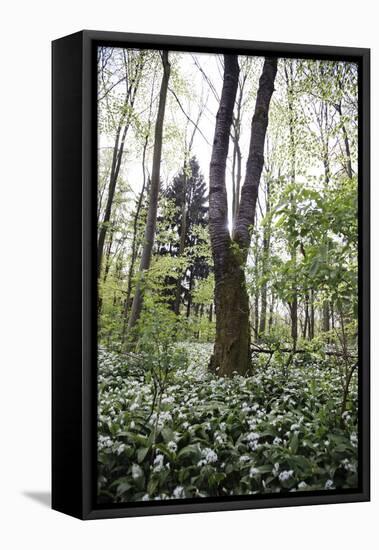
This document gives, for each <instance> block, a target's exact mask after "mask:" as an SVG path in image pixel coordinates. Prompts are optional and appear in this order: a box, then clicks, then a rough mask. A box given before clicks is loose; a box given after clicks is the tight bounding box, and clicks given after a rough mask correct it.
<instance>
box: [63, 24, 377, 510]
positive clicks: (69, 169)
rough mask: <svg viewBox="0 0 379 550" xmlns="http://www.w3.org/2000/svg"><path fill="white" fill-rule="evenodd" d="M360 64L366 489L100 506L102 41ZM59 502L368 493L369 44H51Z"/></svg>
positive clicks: (322, 499) (194, 506) (223, 505)
mask: <svg viewBox="0 0 379 550" xmlns="http://www.w3.org/2000/svg"><path fill="white" fill-rule="evenodd" d="M100 44H103V45H114V46H121V47H122V46H125V47H141V48H155V49H166V48H167V49H170V50H178V51H193V52H217V53H227V52H229V53H232V52H233V53H239V54H245V55H249V54H250V55H262V56H264V55H270V54H275V55H278V56H281V57H296V58H317V59H338V60H348V61H354V62H356V63H357V64H358V66H359V98H358V100H359V152H358V154H359V163H358V165H359V174H358V175H359V212H358V213H359V251H358V252H359V361H360V369H359V434H360V437H359V449H358V450H359V464H360V475H359V487H358V489H356V490H355V489H354V490H346V491H327V492H325V491H319V492H314V493H312V494H310V493H304V494H299V493H292V494H286V495H285V496H276V495H269V496H263V495H256V496H251V497H250V496H249V497H241V496H240V497H228V498H225V499H222V500H221V499H219V500H217V499H204V500H203V499H196V500H195V499H193V500H189V499H187V500H185V501H160V502H152V501H150V502H141V503H131V504H130V505H123V506H121V505H110V506H107V507H101V506H97V505H96V504H95V492H96V489H95V488H96V413H97V404H96V383H97V382H96V341H97V334H96V308H94V304H96V292H97V291H96V219H95V218H96V216H95V215H94V214H95V206H96V192H95V190H96V183H95V181H96V180H95V178H96V147H97V129H96V101H95V97H96V96H95V90H96V55H95V48H96V46H97V45H100ZM52 62H53V66H52V97H53V106H52V115H53V119H52V141H53V144H52V158H53V167H52V181H53V196H52V210H53V225H52V231H53V250H52V258H53V262H52V263H53V265H52V277H53V291H52V348H53V352H52V508H53V509H55V510H58V511H60V512H64V513H66V514H69V515H72V516H75V517H77V518H81V519H97V518H115V517H123V516H144V515H155V514H176V513H188V512H208V511H219V510H242V509H250V508H267V507H280V506H300V505H310V504H328V503H342V502H360V501H368V500H369V499H370V50H369V49H362V48H350V47H335V46H333V47H331V46H316V45H299V44H283V43H270V42H250V41H241V40H224V39H221V40H220V39H211V38H193V37H191V38H190V37H178V36H159V35H145V34H129V33H118V32H103V31H91V30H85V31H81V32H78V33H75V34H72V35H69V36H66V37H63V38H61V39H58V40H55V41H54V42H53V43H52Z"/></svg>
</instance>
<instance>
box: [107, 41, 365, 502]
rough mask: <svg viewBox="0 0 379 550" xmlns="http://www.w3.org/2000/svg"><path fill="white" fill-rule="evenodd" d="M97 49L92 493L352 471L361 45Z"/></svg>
mask: <svg viewBox="0 0 379 550" xmlns="http://www.w3.org/2000/svg"><path fill="white" fill-rule="evenodd" d="M97 67H98V89H97V93H98V180H97V228H98V236H97V239H98V240H97V243H98V273H97V277H98V302H97V308H98V406H99V409H98V496H99V499H100V500H101V501H103V502H128V501H136V500H137V501H138V500H151V499H169V498H180V499H183V498H192V497H209V496H228V495H236V494H238V495H242V494H259V493H276V492H287V491H312V490H320V489H325V490H339V489H341V488H354V487H356V486H357V468H358V463H357V445H358V431H357V409H358V403H357V399H358V388H357V378H358V367H359V365H358V360H357V357H358V351H357V337H358V217H357V209H358V189H357V185H358V183H357V182H358V179H357V173H358V67H357V65H356V64H354V63H351V62H346V61H328V60H317V59H291V58H274V57H267V58H262V57H254V56H237V55H232V54H230V55H216V54H199V53H189V52H172V51H160V50H146V49H144V50H137V49H125V48H114V47H99V48H98V64H97Z"/></svg>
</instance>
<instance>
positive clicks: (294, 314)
mask: <svg viewBox="0 0 379 550" xmlns="http://www.w3.org/2000/svg"><path fill="white" fill-rule="evenodd" d="M287 63H288V64H289V70H290V74H288V70H287ZM284 74H285V77H286V84H287V101H288V110H289V132H290V145H291V151H290V156H291V174H290V177H291V183H292V184H293V185H294V184H295V181H296V150H295V132H294V125H295V120H294V106H293V66H292V60H290V61H288V62H287V61H286V62H285V64H284ZM290 200H291V215H293V216H295V209H296V207H295V204H294V200H293V194H292V193H291V199H290ZM290 254H291V261H292V264H293V267H294V269H293V273H294V282H293V286H292V300H291V302H290V303H289V308H290V317H291V338H292V343H293V349H294V350H295V349H296V343H297V338H298V326H297V325H298V311H297V306H298V303H297V302H298V297H297V280H296V279H297V277H296V263H297V252H296V247H294V246H293V245H292V244H291V245H290Z"/></svg>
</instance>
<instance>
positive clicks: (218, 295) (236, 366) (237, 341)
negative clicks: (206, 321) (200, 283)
mask: <svg viewBox="0 0 379 550" xmlns="http://www.w3.org/2000/svg"><path fill="white" fill-rule="evenodd" d="M228 256H229V257H228V262H227V269H225V272H224V273H223V275H222V277H217V275H216V281H215V282H216V286H215V309H216V339H215V345H214V352H213V356H212V358H211V363H210V368H211V369H212V370H213V371H214V372H216V373H217V374H218V375H219V376H232V375H233V373H234V372H237V373H238V374H242V375H244V374H246V373H247V372H248V371H249V370H250V367H251V354H250V322H249V297H248V294H247V289H246V281H245V272H244V262H241V261H240V259H239V258H238V257H237V255H236V254H235V253H234V252H233V251H232V250H230V253H229V255H228Z"/></svg>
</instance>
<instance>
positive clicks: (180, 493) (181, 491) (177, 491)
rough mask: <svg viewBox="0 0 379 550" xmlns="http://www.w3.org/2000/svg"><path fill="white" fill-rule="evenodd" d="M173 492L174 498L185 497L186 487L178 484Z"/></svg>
mask: <svg viewBox="0 0 379 550" xmlns="http://www.w3.org/2000/svg"><path fill="white" fill-rule="evenodd" d="M172 494H173V496H174V498H184V497H185V494H184V487H182V486H181V485H178V486H177V487H175V489H174V491H173V493H172Z"/></svg>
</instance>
